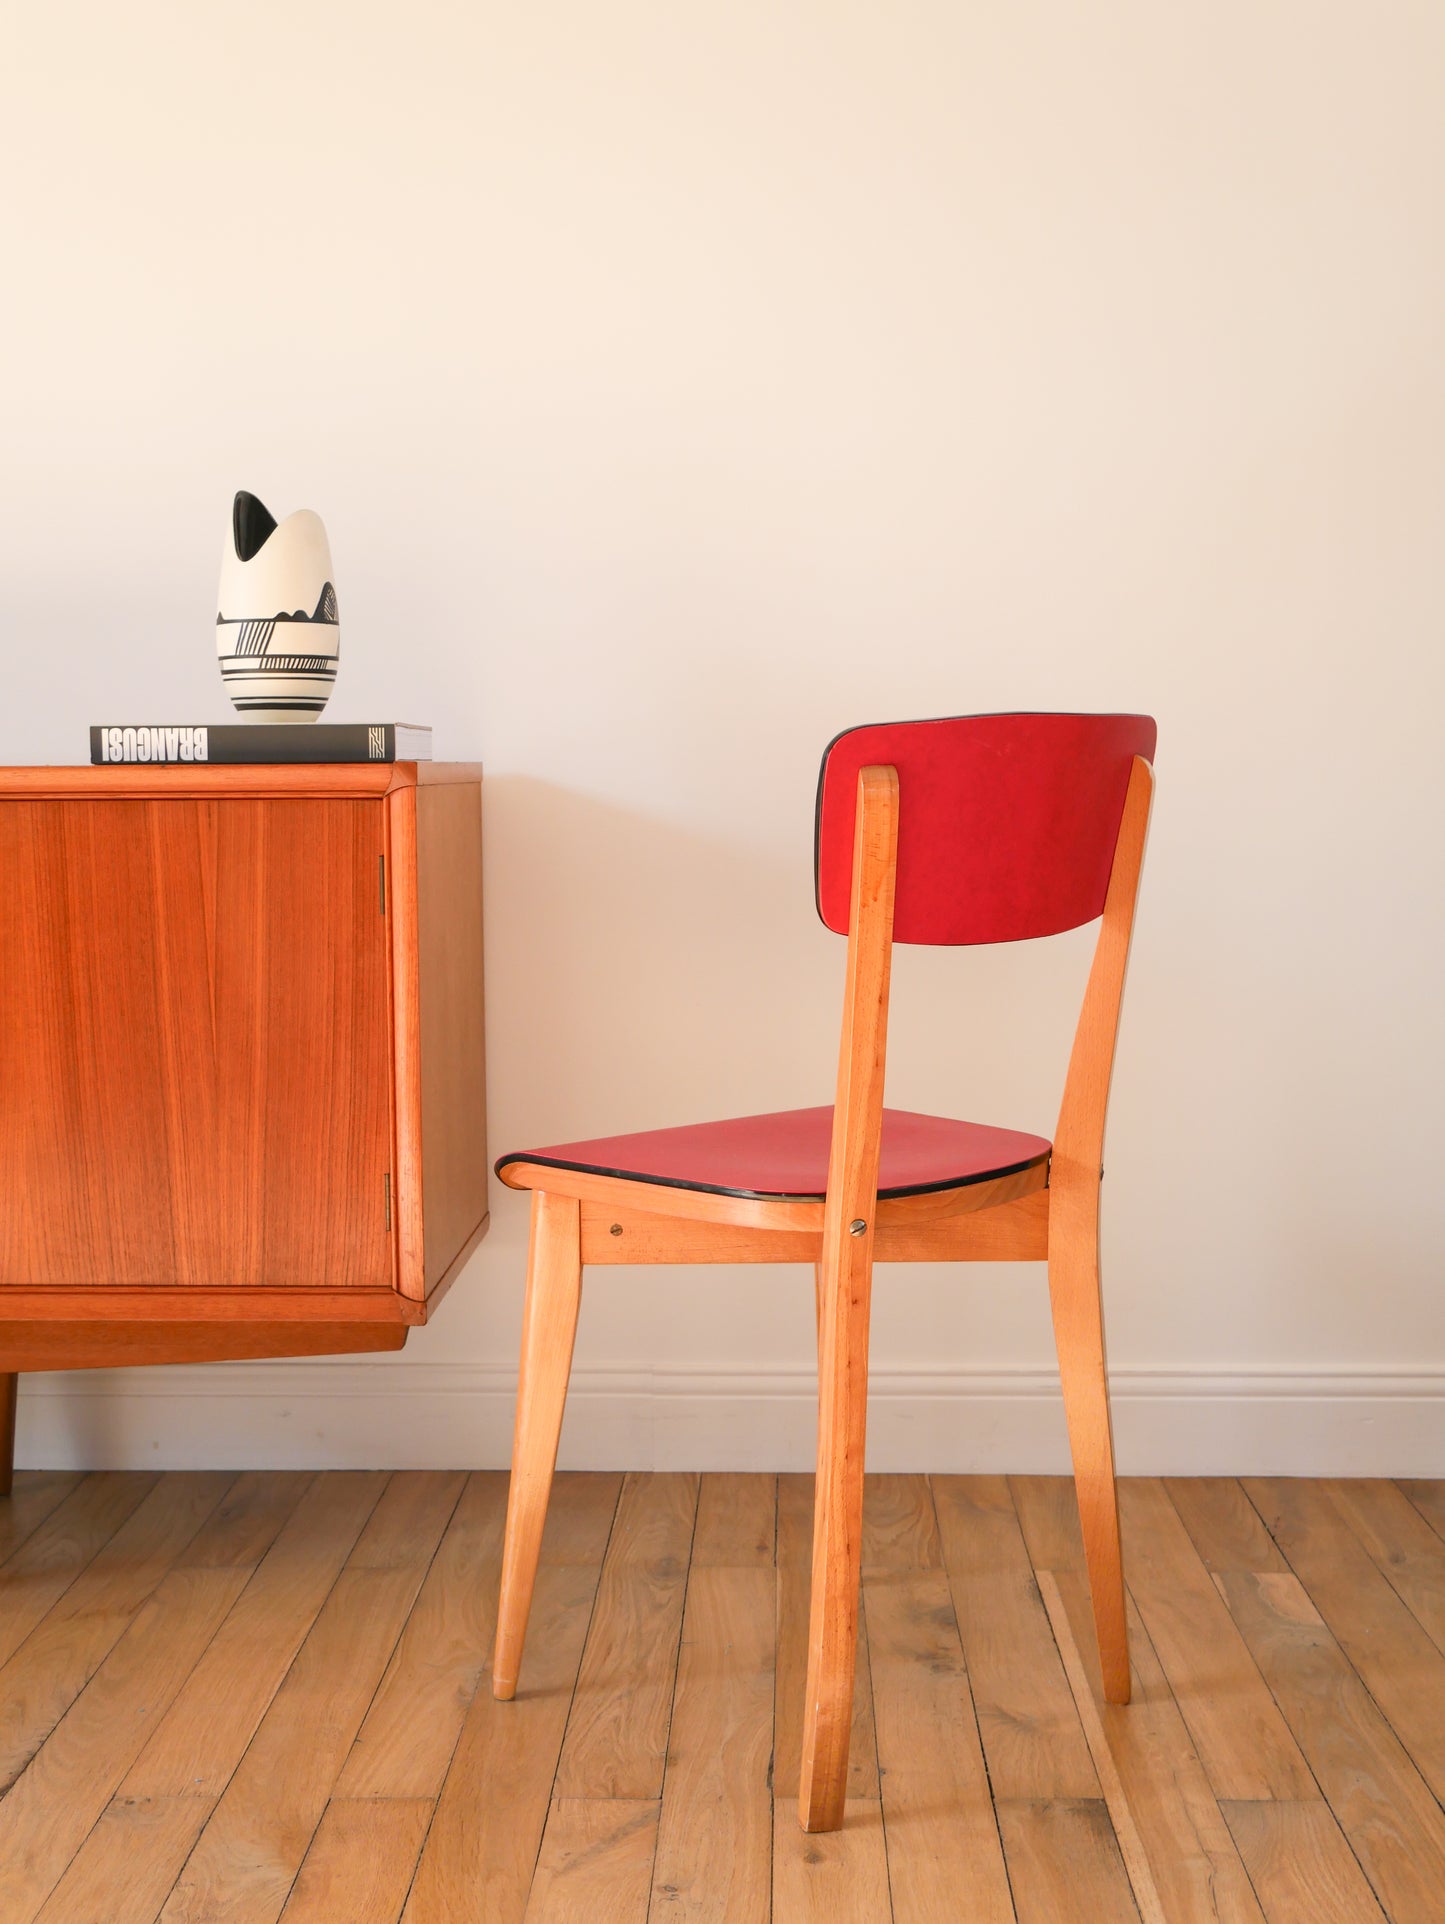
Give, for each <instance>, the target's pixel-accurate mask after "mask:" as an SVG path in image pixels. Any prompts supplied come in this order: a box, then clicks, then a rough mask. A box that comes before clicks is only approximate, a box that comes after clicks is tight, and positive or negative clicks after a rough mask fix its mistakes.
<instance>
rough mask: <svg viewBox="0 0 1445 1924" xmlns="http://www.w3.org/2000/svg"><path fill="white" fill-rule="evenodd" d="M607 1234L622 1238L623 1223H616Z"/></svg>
mask: <svg viewBox="0 0 1445 1924" xmlns="http://www.w3.org/2000/svg"><path fill="white" fill-rule="evenodd" d="M607 1233H608V1235H609V1236H620V1235H621V1234H622V1225H621V1223H614V1224H613V1225H612V1227H611V1229H609V1230H608V1232H607Z"/></svg>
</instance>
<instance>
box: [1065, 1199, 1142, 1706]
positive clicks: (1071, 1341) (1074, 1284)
mask: <svg viewBox="0 0 1445 1924" xmlns="http://www.w3.org/2000/svg"><path fill="white" fill-rule="evenodd" d="M1070 1200H1071V1201H1072V1200H1073V1199H1072V1198H1071V1199H1070ZM1071 1218H1076V1219H1073V1220H1071ZM1098 1227H1099V1224H1098V1204H1097V1192H1096V1194H1095V1197H1094V1198H1093V1207H1092V1208H1089V1207H1088V1205H1087V1203H1086V1204H1085V1205H1084V1207H1082V1208H1079V1209H1077V1210H1075V1209H1069V1208H1067V1207H1066V1208H1064V1209H1059V1210H1058V1211H1057V1212H1056V1214H1054V1215H1052V1216H1051V1219H1050V1224H1049V1301H1050V1305H1051V1307H1052V1310H1053V1318H1054V1341H1055V1343H1056V1344H1057V1346H1058V1352H1059V1376H1060V1379H1061V1380H1062V1383H1063V1389H1064V1414H1065V1416H1066V1417H1067V1419H1068V1424H1069V1448H1070V1450H1071V1451H1072V1454H1073V1459H1074V1487H1075V1489H1076V1491H1077V1492H1078V1498H1079V1524H1080V1527H1081V1529H1082V1531H1083V1537H1084V1560H1085V1563H1086V1564H1087V1566H1088V1572H1089V1592H1090V1596H1091V1598H1092V1600H1093V1606H1094V1633H1095V1635H1096V1636H1097V1638H1098V1640H1099V1668H1100V1672H1101V1674H1102V1679H1103V1685H1104V1697H1105V1700H1106V1701H1107V1702H1108V1703H1111V1704H1126V1703H1128V1701H1129V1631H1128V1624H1127V1621H1126V1617H1125V1608H1124V1566H1123V1558H1122V1554H1121V1551H1120V1544H1119V1499H1118V1492H1117V1489H1116V1487H1115V1482H1114V1436H1113V1428H1112V1425H1111V1422H1110V1417H1109V1379H1108V1372H1107V1369H1106V1366H1105V1360H1104V1313H1103V1303H1102V1301H1101V1298H1100V1293H1099V1236H1098Z"/></svg>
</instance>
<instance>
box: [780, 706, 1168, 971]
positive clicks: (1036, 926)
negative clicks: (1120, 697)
mask: <svg viewBox="0 0 1445 1924" xmlns="http://www.w3.org/2000/svg"><path fill="white" fill-rule="evenodd" d="M1156 734H1157V730H1156V728H1155V725H1154V722H1153V721H1152V719H1151V718H1150V717H1149V716H1148V715H955V716H950V717H949V718H947V719H946V720H943V721H911V722H879V723H876V724H872V725H868V726H864V727H862V728H850V729H847V730H846V731H845V732H844V733H843V734H841V735H838V736H836V737H835V738H834V739H833V740H832V741H831V742H829V744H828V746H827V748H826V750H825V751H824V754H823V767H822V771H821V773H820V774H819V777H818V817H817V840H816V849H815V864H814V872H815V877H816V887H817V902H818V913H819V915H820V916H821V917H822V918H823V920H824V922H825V923H826V924H827V925H828V927H829V928H830V929H834V930H836V931H837V933H838V934H840V935H846V933H847V931H848V911H849V904H850V898H851V891H852V875H853V831H854V817H855V813H856V810H857V805H858V771H859V769H860V768H868V767H872V766H876V765H879V764H891V765H892V766H893V767H894V768H896V769H897V770H898V883H897V892H896V896H895V902H894V911H893V937H894V940H895V941H897V942H926V943H935V944H961V943H973V942H1020V941H1024V940H1026V939H1027V938H1029V937H1031V936H1037V935H1057V934H1059V932H1060V931H1061V930H1063V929H1073V928H1078V927H1079V925H1080V924H1081V923H1083V922H1092V921H1093V919H1094V917H1095V916H1097V915H1102V914H1103V911H1104V894H1105V891H1106V890H1107V888H1108V886H1109V870H1110V867H1111V866H1112V864H1113V860H1114V844H1115V842H1116V841H1117V840H1118V836H1119V823H1120V820H1121V818H1122V816H1123V813H1124V794H1125V790H1126V789H1127V788H1128V785H1129V774H1130V771H1131V769H1132V767H1133V763H1134V757H1135V756H1136V755H1142V756H1143V757H1144V758H1145V760H1146V761H1151V762H1152V761H1153V759H1154V743H1155V737H1156Z"/></svg>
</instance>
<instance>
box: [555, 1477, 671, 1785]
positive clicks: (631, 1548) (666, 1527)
mask: <svg viewBox="0 0 1445 1924" xmlns="http://www.w3.org/2000/svg"><path fill="white" fill-rule="evenodd" d="M697 1494H698V1479H697V1477H695V1476H687V1475H680V1474H677V1473H669V1474H653V1473H634V1474H632V1475H629V1476H628V1477H627V1478H626V1479H625V1480H624V1482H623V1486H622V1496H621V1498H620V1500H619V1502H618V1505H617V1515H616V1517H615V1519H614V1521H613V1525H612V1534H611V1537H610V1539H609V1541H608V1545H607V1554H606V1557H605V1559H604V1561H603V1565H602V1578H601V1582H600V1583H599V1584H598V1588H597V1602H596V1607H595V1608H594V1610H593V1613H592V1625H591V1629H590V1630H589V1632H588V1637H587V1647H586V1649H585V1651H584V1652H583V1655H582V1667H581V1670H580V1672H579V1673H578V1677H577V1689H576V1694H575V1696H574V1698H573V1702H572V1714H571V1717H570V1719H569V1720H568V1724H567V1741H566V1743H565V1744H564V1745H563V1747H562V1756H561V1760H560V1762H559V1763H558V1766H557V1785H556V1794H557V1796H559V1797H580V1798H588V1797H622V1798H627V1799H632V1800H636V1799H646V1798H656V1797H660V1796H661V1795H662V1778H663V1769H664V1764H665V1760H666V1756H667V1733H668V1723H669V1719H670V1717H671V1714H672V1692H673V1682H674V1677H675V1673H676V1668H677V1648H678V1638H679V1635H680V1632H681V1628H682V1614H683V1601H684V1596H685V1593H686V1588H687V1567H688V1558H689V1555H690V1553H691V1549H692V1533H693V1523H694V1520H695V1518H696V1515H697Z"/></svg>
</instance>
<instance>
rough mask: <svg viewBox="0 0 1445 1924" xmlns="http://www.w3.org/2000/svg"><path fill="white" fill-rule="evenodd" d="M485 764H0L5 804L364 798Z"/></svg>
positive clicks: (473, 773)
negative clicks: (204, 798)
mask: <svg viewBox="0 0 1445 1924" xmlns="http://www.w3.org/2000/svg"><path fill="white" fill-rule="evenodd" d="M481 778H482V765H481V763H480V762H216V763H214V764H213V763H207V762H201V763H197V762H170V763H165V764H161V765H157V764H155V763H145V762H134V763H126V764H125V765H124V766H122V767H110V768H97V767H95V766H94V765H93V764H90V763H85V764H82V765H79V766H66V767H53V768H42V767H36V768H0V801H9V802H26V801H29V802H40V801H70V800H85V801H94V802H100V801H159V800H164V799H165V798H166V797H168V796H169V797H173V798H175V797H188V798H191V799H194V798H195V797H197V796H218V795H244V796H249V797H253V798H263V797H266V796H273V795H274V796H305V795H324V796H332V797H346V796H356V797H366V796H378V795H390V794H394V793H395V792H396V790H398V789H403V788H429V787H431V786H433V785H434V784H438V783H455V782H479V781H480V780H481Z"/></svg>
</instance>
